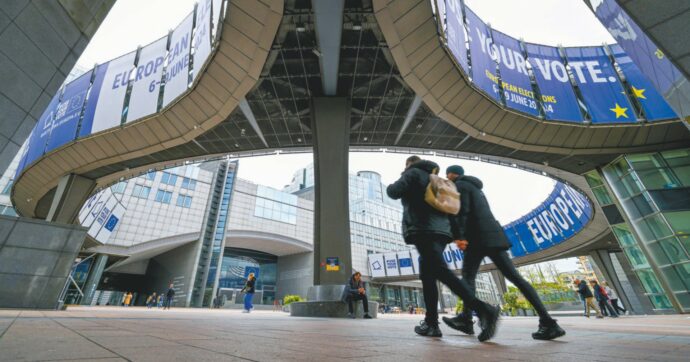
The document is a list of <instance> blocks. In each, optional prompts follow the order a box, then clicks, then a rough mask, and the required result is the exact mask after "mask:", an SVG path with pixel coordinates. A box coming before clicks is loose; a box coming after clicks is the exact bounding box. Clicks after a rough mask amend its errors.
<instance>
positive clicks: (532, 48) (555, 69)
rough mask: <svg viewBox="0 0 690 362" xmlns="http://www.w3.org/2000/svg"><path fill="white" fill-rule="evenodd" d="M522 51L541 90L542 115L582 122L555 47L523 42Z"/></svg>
mask: <svg viewBox="0 0 690 362" xmlns="http://www.w3.org/2000/svg"><path fill="white" fill-rule="evenodd" d="M525 51H526V52H527V61H528V62H529V64H530V65H531V66H532V72H533V74H534V79H535V80H536V81H537V86H538V87H539V93H541V101H542V107H543V108H544V116H545V118H546V119H548V120H557V121H568V122H582V112H580V106H579V104H578V102H577V97H576V96H575V91H574V90H573V86H572V84H570V77H569V76H568V70H567V69H566V67H565V64H564V63H563V59H561V55H560V53H559V52H558V48H555V47H551V46H546V45H539V44H529V43H526V44H525Z"/></svg>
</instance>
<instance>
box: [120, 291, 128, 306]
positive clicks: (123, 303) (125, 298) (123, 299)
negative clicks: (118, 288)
mask: <svg viewBox="0 0 690 362" xmlns="http://www.w3.org/2000/svg"><path fill="white" fill-rule="evenodd" d="M125 300H127V292H125V294H123V295H122V301H121V302H120V305H121V306H123V307H124V306H125Z"/></svg>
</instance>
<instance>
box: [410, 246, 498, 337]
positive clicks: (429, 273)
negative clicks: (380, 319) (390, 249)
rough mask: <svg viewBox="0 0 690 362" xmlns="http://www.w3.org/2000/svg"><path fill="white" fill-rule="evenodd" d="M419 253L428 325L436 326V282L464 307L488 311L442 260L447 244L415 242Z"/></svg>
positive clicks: (485, 305)
mask: <svg viewBox="0 0 690 362" xmlns="http://www.w3.org/2000/svg"><path fill="white" fill-rule="evenodd" d="M414 245H415V247H416V248H417V251H419V269H420V271H419V272H420V273H419V277H420V279H421V280H422V288H423V292H424V303H425V304H426V317H425V318H424V320H425V321H426V323H427V324H429V325H438V285H437V284H436V282H437V281H440V282H441V283H443V284H445V285H446V286H447V287H448V288H450V290H451V291H452V292H453V293H454V294H455V295H457V296H458V297H460V298H461V299H462V300H463V301H464V302H465V305H468V306H470V308H472V309H474V310H476V311H477V312H479V313H484V312H486V311H487V310H489V307H490V306H489V305H488V304H486V303H484V302H482V301H481V300H479V299H477V298H476V297H475V296H474V293H473V292H472V289H471V288H470V286H469V285H468V283H467V282H466V281H465V280H462V279H460V278H458V277H457V276H456V275H455V274H453V272H452V271H450V269H448V266H447V265H446V261H445V260H444V259H443V250H444V249H445V247H446V245H448V244H447V243H445V242H443V241H438V240H423V239H421V240H417V241H416V242H415V243H414Z"/></svg>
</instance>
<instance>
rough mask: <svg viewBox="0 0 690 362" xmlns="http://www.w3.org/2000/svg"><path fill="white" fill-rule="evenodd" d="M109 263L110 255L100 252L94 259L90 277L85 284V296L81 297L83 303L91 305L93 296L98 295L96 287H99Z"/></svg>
mask: <svg viewBox="0 0 690 362" xmlns="http://www.w3.org/2000/svg"><path fill="white" fill-rule="evenodd" d="M107 263H108V256H107V255H105V254H99V255H98V256H97V257H96V258H95V260H94V261H93V266H91V271H90V272H89V277H88V278H87V279H86V284H84V290H83V292H84V297H83V298H82V299H81V304H82V305H91V304H92V303H93V297H94V295H96V288H98V283H99V282H100V281H101V277H102V276H103V270H104V269H105V265H106V264H107Z"/></svg>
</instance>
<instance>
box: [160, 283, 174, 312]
mask: <svg viewBox="0 0 690 362" xmlns="http://www.w3.org/2000/svg"><path fill="white" fill-rule="evenodd" d="M173 298H175V289H173V283H170V287H168V291H167V292H166V293H165V303H164V305H163V309H164V310H165V309H170V306H172V303H173Z"/></svg>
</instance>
